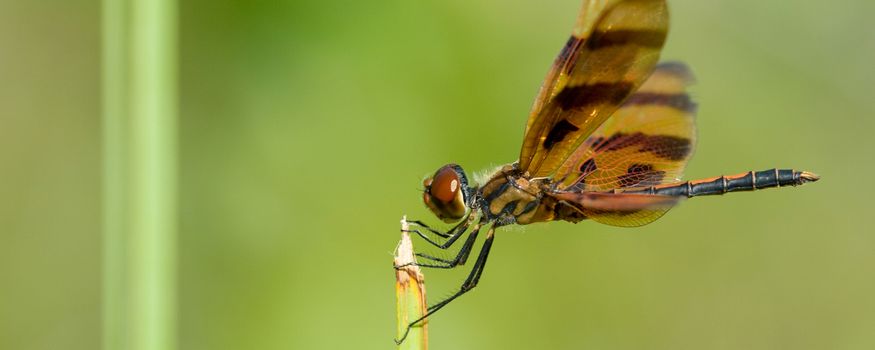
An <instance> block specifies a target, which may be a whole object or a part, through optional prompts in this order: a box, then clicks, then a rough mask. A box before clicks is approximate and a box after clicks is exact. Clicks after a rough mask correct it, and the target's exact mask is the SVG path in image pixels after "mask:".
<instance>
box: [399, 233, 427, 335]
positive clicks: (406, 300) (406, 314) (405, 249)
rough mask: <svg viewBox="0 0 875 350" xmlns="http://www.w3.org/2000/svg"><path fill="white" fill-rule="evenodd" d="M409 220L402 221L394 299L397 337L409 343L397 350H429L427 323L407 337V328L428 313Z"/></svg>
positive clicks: (422, 279) (415, 328) (412, 329)
mask: <svg viewBox="0 0 875 350" xmlns="http://www.w3.org/2000/svg"><path fill="white" fill-rule="evenodd" d="M407 230H408V224H407V218H406V217H405V218H403V219H401V241H400V242H398V247H396V248H395V260H394V263H395V267H396V268H395V295H396V297H397V302H398V304H397V312H398V313H397V319H398V335H397V337H396V339H399V340H400V339H402V338H404V336H405V334H406V336H407V337H406V339H404V341H403V342H402V343H401V344H399V345H398V349H428V322H427V321H423V322H422V325H421V326H418V327H413V328H411V329H410V332H409V333H407V325H408V324H410V322H412V321H414V320H417V319H419V318H420V317H422V315H425V313H426V312H427V308H428V306H427V305H428V304H426V302H425V276H424V275H423V274H422V271H421V270H420V269H419V266H416V265H414V264H415V263H416V258H415V257H414V255H413V242H412V241H411V240H410V235H409V234H408V233H407Z"/></svg>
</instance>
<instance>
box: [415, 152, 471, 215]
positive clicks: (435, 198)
mask: <svg viewBox="0 0 875 350" xmlns="http://www.w3.org/2000/svg"><path fill="white" fill-rule="evenodd" d="M422 185H423V186H424V187H425V191H424V192H423V194H422V200H423V201H424V202H425V205H426V206H427V207H428V209H431V211H432V212H433V213H434V214H435V215H437V217H438V218H440V219H441V220H443V221H444V222H447V223H452V222H456V221H459V220H461V219H462V218H463V217H464V216H465V213H467V212H468V199H469V198H470V191H471V190H470V188H469V187H468V178H467V177H466V176H465V171H464V170H462V167H460V166H458V165H456V164H447V165H444V166H442V167H441V168H440V169H438V170H437V172H435V173H434V175H433V176H431V177H429V178H427V179H425V180H424V181H423V182H422Z"/></svg>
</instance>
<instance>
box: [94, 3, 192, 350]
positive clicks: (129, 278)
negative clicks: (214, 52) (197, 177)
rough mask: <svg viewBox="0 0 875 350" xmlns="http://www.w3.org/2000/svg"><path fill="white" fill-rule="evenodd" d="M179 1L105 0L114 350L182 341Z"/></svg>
mask: <svg viewBox="0 0 875 350" xmlns="http://www.w3.org/2000/svg"><path fill="white" fill-rule="evenodd" d="M176 8H177V5H176V3H175V0H103V29H102V30H103V157H104V171H103V174H104V179H103V184H104V188H103V225H104V263H103V274H104V285H103V290H104V296H103V300H104V304H103V347H104V349H105V350H116V349H119V350H122V349H124V350H127V349H131V350H159V349H160V350H167V349H173V348H175V346H176V341H175V329H176V322H175V318H176V317H175V313H176V306H175V295H176V289H175V283H174V282H175V280H176V277H175V271H176V254H175V248H176V247H175V246H176V244H175V243H176V222H177V218H176V198H175V196H176V110H177V101H176V94H177V93H176V92H177V90H176Z"/></svg>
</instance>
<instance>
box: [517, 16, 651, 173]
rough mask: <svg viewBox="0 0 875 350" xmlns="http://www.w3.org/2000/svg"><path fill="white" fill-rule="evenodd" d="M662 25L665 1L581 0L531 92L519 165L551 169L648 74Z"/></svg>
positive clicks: (525, 168) (531, 169)
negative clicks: (566, 35) (540, 82)
mask: <svg viewBox="0 0 875 350" xmlns="http://www.w3.org/2000/svg"><path fill="white" fill-rule="evenodd" d="M667 31H668V9H667V7H666V5H665V0H613V1H604V0H601V1H599V0H591V1H586V2H585V3H584V8H583V10H582V11H581V15H580V17H579V18H578V22H577V25H576V26H575V29H574V31H573V34H572V36H571V38H570V39H569V40H568V42H567V44H566V45H565V47H564V48H563V49H562V51H561V52H560V54H559V56H558V57H557V58H556V61H555V62H554V64H553V67H552V69H551V70H550V72H549V73H548V74H547V78H546V79H545V81H544V84H543V85H542V87H541V90H540V92H539V94H538V96H537V97H536V99H535V103H534V105H533V107H532V111H531V113H530V116H529V120H528V122H527V124H526V132H525V137H524V139H523V145H522V149H521V151H520V160H519V164H520V168H521V169H522V170H523V171H527V172H528V173H529V175H530V176H532V177H545V176H550V175H552V174H553V173H554V172H555V171H556V170H557V169H558V168H559V166H560V165H562V163H563V162H564V161H565V160H566V159H567V158H568V157H569V156H570V155H571V154H572V153H573V152H574V151H575V150H576V149H577V147H578V146H579V145H580V144H581V143H582V142H583V141H584V139H585V138H586V137H587V136H589V135H590V134H591V133H592V132H593V131H595V130H596V129H597V128H598V127H599V126H600V125H601V124H602V123H603V122H604V121H605V120H606V119H607V118H608V117H609V116H610V115H612V114H613V113H614V111H616V110H617V108H618V107H619V106H620V105H621V104H622V103H623V101H625V100H626V99H627V98H628V97H629V96H630V95H632V93H633V92H634V91H636V90H637V89H638V87H639V86H640V85H641V84H642V83H643V82H644V81H645V80H646V79H647V77H648V76H650V74H651V72H652V71H653V68H654V66H655V65H656V63H657V61H658V59H659V52H660V50H661V49H662V46H663V44H664V42H665V38H666V34H667Z"/></svg>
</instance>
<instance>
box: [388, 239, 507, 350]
mask: <svg viewBox="0 0 875 350" xmlns="http://www.w3.org/2000/svg"><path fill="white" fill-rule="evenodd" d="M494 233H495V226H492V227H490V228H489V231H487V232H486V240H485V241H483V248H482V249H480V255H479V256H478V257H477V262H475V263H474V267H473V268H472V269H471V273H470V274H469V275H468V278H466V279H465V282H464V283H462V287H461V288H459V291H457V292H456V293H454V294H453V295H451V296H450V297H448V298H446V299H444V300H441V301H440V302H438V303H437V304H434V305H432V306H429V307H428V312H426V313H425V315H423V316H422V317H420V318H418V319H416V320H414V321H413V322H410V323H409V324H408V325H407V330H406V331H404V335H402V336H401V339H395V343H396V344H401V343H402V342H404V339H406V338H407V334H409V333H410V328H413V327H419V326H421V325H422V322H423V321H425V319H426V318H428V317H429V316H431V315H433V314H434V313H435V312H437V311H438V310H440V309H441V308H443V307H444V306H447V304H449V303H450V302H451V301H453V300H455V299H456V298H458V297H460V296H462V294H465V293H467V292H468V291H470V290H471V289H474V287H476V286H477V283H478V282H479V281H480V275H481V274H483V268H484V267H485V266H486V258H487V257H488V256H489V250H490V249H491V248H492V239H493V237H494V235H493V234H494Z"/></svg>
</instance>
